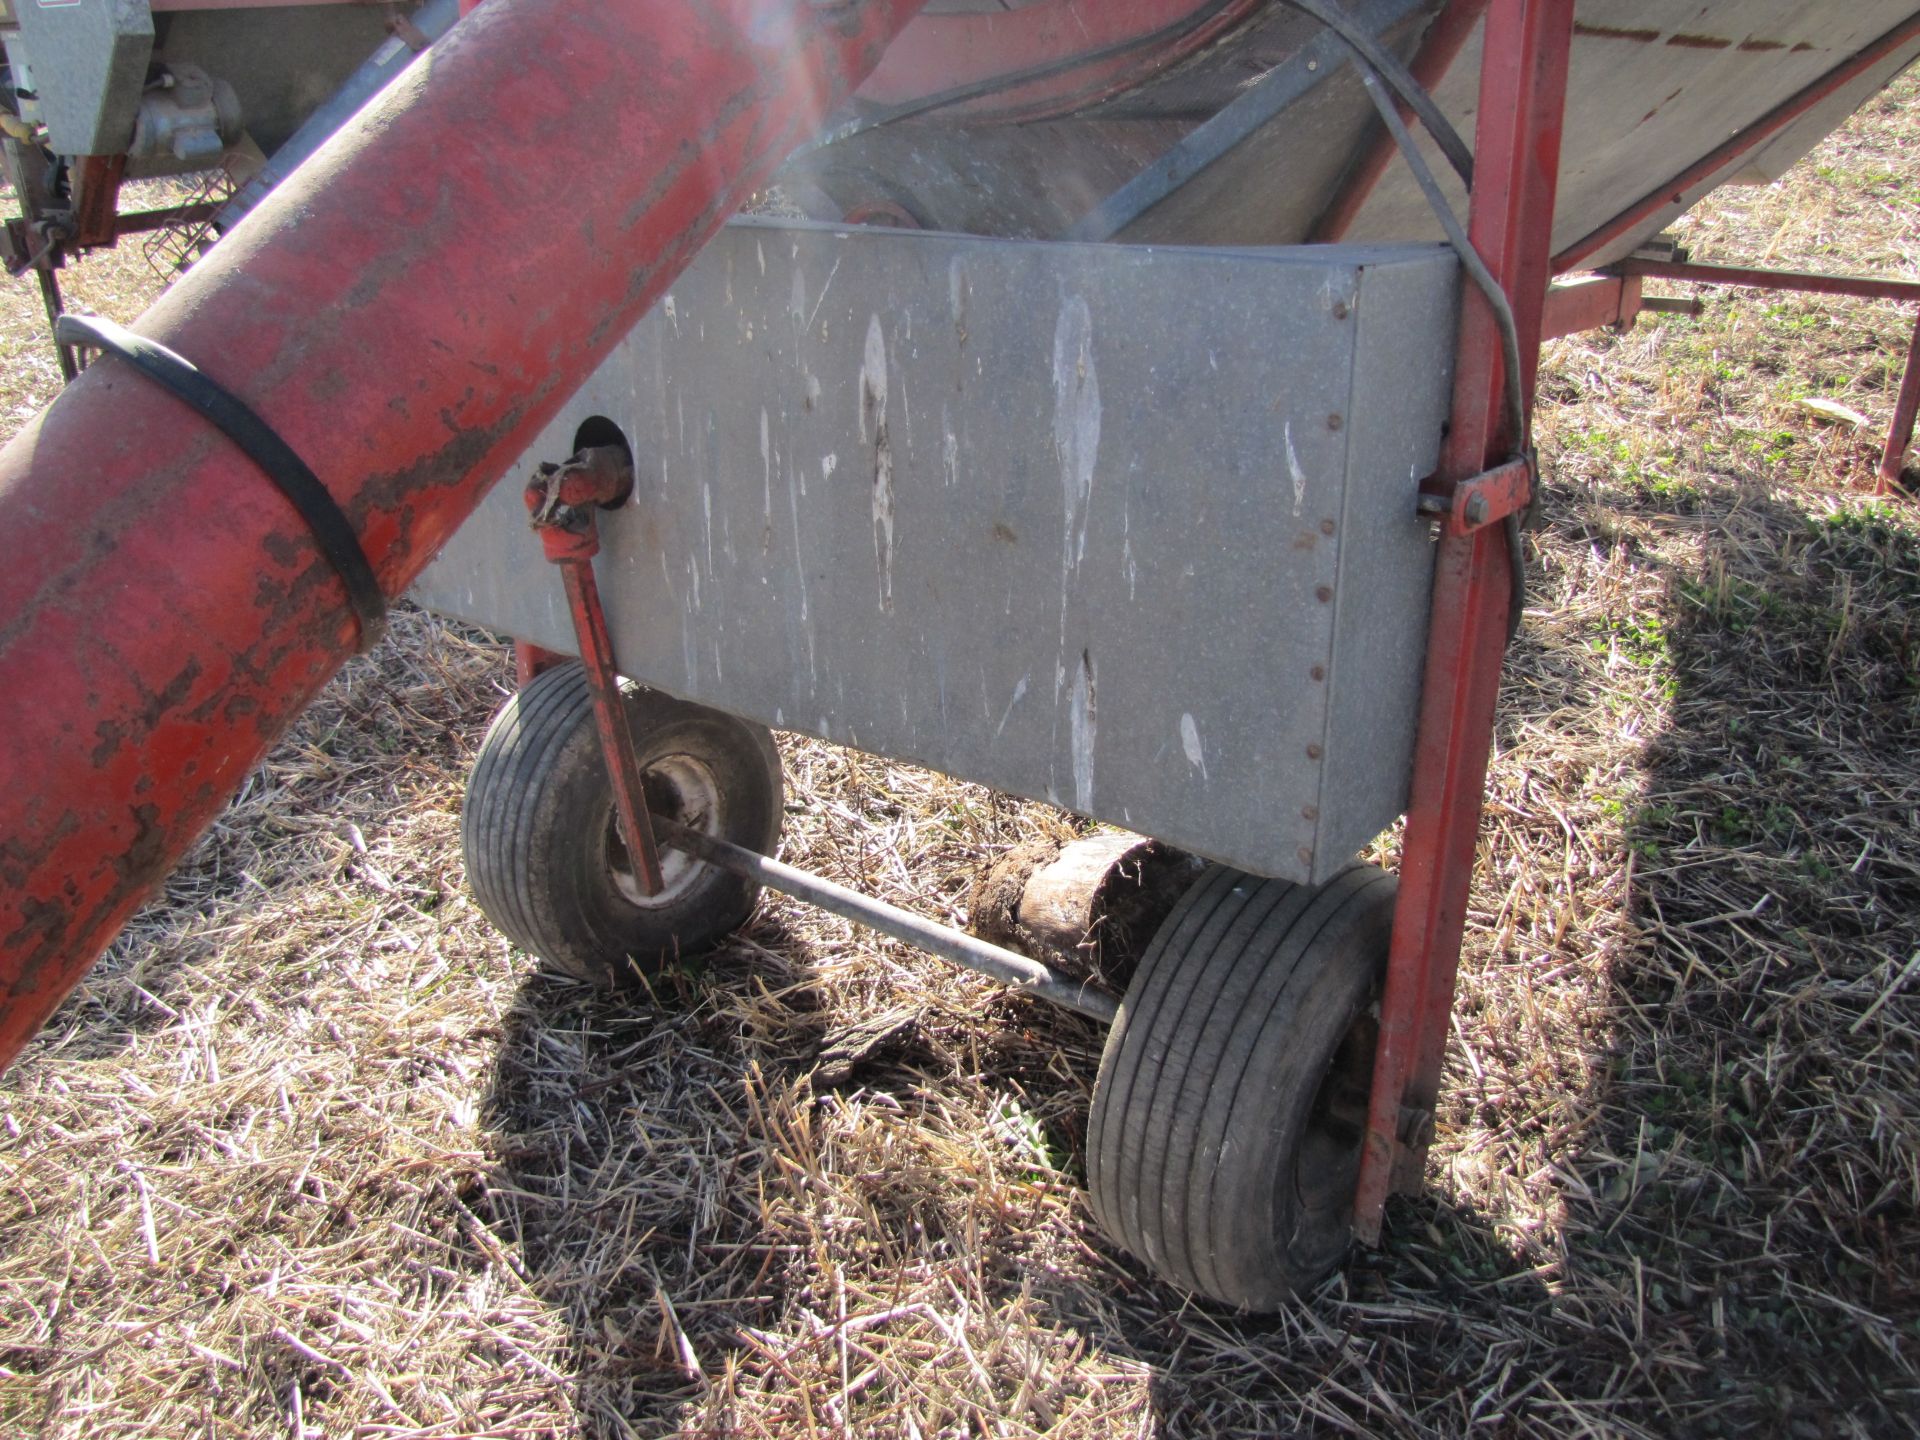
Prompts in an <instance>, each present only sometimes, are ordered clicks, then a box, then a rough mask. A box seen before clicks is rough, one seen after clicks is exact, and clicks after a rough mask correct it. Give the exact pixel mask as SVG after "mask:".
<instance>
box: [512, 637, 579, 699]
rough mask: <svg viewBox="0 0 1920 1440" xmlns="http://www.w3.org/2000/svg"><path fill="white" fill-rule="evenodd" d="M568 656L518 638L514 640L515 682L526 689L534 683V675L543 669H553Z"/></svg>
mask: <svg viewBox="0 0 1920 1440" xmlns="http://www.w3.org/2000/svg"><path fill="white" fill-rule="evenodd" d="M566 658H567V657H566V656H564V655H562V654H560V653H559V652H558V651H555V650H549V649H547V647H546V646H544V645H535V644H534V643H533V642H532V641H531V640H516V641H514V642H513V683H514V684H516V685H518V686H519V687H520V688H521V689H522V690H524V689H526V688H527V686H529V685H531V684H532V683H533V677H534V676H536V675H538V674H539V673H540V672H541V671H542V670H551V669H552V668H553V667H554V666H556V665H558V664H559V663H560V662H561V661H563V660H565V659H566Z"/></svg>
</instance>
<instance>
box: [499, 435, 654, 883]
mask: <svg viewBox="0 0 1920 1440" xmlns="http://www.w3.org/2000/svg"><path fill="white" fill-rule="evenodd" d="M632 492H633V466H632V463H631V462H630V461H629V460H628V459H627V456H626V453H625V451H624V450H622V449H621V448H620V447H619V446H615V445H602V446H598V447H596V448H594V449H590V450H582V451H580V453H579V454H577V455H575V456H574V457H573V458H572V459H571V460H569V461H567V462H566V463H565V464H564V465H552V464H548V465H542V466H541V467H540V468H539V469H538V470H537V471H535V472H534V476H533V479H531V480H529V481H528V482H527V489H526V502H527V513H528V514H529V515H530V516H531V517H532V522H533V528H534V530H535V531H536V532H537V533H538V534H539V536H540V543H541V545H542V546H543V547H544V548H545V549H546V552H547V559H549V560H551V561H552V562H553V563H554V564H555V565H558V566H559V567H560V575H561V578H562V579H563V580H564V581H565V582H566V587H567V605H568V608H569V609H571V610H572V611H573V631H574V634H575V636H576V637H578V639H579V642H580V663H581V664H582V665H583V666H584V667H585V669H586V672H587V687H588V689H589V690H590V691H591V692H592V694H593V719H594V724H595V726H596V728H598V730H599V731H600V748H601V750H602V751H604V752H605V754H606V758H607V775H608V777H609V778H610V779H611V780H612V782H613V813H614V817H615V819H616V821H617V823H618V824H619V826H620V839H621V840H622V841H623V842H624V843H625V845H626V847H627V854H628V855H629V856H630V857H631V858H632V860H633V874H634V878H635V879H636V880H637V881H638V882H639V884H640V888H641V889H642V890H643V891H644V892H645V893H646V894H648V895H658V894H659V893H660V888H661V878H660V854H659V851H658V850H656V849H655V847H654V843H653V817H652V816H651V815H649V814H648V813H647V797H646V792H645V790H644V789H643V788H642V786H641V783H640V766H639V764H638V763H637V762H636V761H635V760H634V758H633V732H632V731H631V730H630V729H629V728H628V726H627V709H626V706H625V704H623V703H622V701H621V699H620V676H619V674H618V672H616V671H615V670H614V668H613V642H612V640H610V639H609V638H608V636H607V614H606V611H605V610H604V609H602V608H601V605H600V586H599V585H598V583H596V582H595V580H594V578H593V557H594V556H596V555H598V554H599V553H600V525H599V520H598V517H597V513H596V512H598V511H600V510H611V509H613V508H614V507H615V506H617V505H620V504H623V503H624V502H625V501H626V498H627V496H628V495H630V494H631V493H632Z"/></svg>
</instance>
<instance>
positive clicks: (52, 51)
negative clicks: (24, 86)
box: [8, 0, 153, 155]
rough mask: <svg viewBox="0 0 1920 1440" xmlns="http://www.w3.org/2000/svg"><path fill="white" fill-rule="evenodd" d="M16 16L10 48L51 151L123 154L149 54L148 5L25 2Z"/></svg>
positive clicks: (109, 0)
mask: <svg viewBox="0 0 1920 1440" xmlns="http://www.w3.org/2000/svg"><path fill="white" fill-rule="evenodd" d="M14 14H15V18H16V19H17V20H18V21H19V23H20V35H19V38H18V39H17V40H14V41H10V42H9V44H8V50H9V52H10V53H12V52H14V51H16V49H17V50H18V51H20V52H24V54H25V57H26V61H27V65H28V67H29V69H30V70H31V72H32V77H33V84H34V86H35V87H36V90H35V93H36V94H37V95H38V96H39V100H38V101H37V104H38V105H39V107H40V118H41V119H42V120H44V121H45V122H46V126H47V143H48V144H49V145H50V146H51V147H52V149H53V151H54V153H55V154H58V155H115V154H118V153H120V152H121V151H123V150H125V149H126V148H127V142H128V141H129V140H130V139H131V138H132V136H133V117H134V112H135V110H137V109H138V108H139V105H140V93H141V90H142V88H143V87H144V85H145V84H146V79H147V61H148V59H149V58H150V57H151V56H152V54H153V14H152V12H151V11H150V10H149V9H148V8H147V0H84V3H77V0H23V3H20V4H17V5H15V6H14ZM13 60H14V62H15V63H16V64H18V63H19V60H20V54H18V53H15V54H13Z"/></svg>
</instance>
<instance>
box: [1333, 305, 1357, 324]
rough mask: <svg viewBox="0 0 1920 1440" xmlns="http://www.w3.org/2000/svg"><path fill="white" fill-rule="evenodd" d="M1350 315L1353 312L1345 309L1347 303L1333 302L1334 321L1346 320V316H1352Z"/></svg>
mask: <svg viewBox="0 0 1920 1440" xmlns="http://www.w3.org/2000/svg"><path fill="white" fill-rule="evenodd" d="M1352 313H1353V312H1352V311H1351V310H1349V309H1348V308H1347V302H1346V301H1344V300H1336V301H1334V302H1333V318H1334V319H1336V320H1344V319H1346V318H1347V316H1348V315H1350V314H1352Z"/></svg>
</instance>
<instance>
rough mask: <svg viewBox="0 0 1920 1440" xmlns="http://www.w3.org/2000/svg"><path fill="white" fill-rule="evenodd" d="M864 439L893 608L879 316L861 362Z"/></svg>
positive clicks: (887, 607) (883, 597) (879, 561)
mask: <svg viewBox="0 0 1920 1440" xmlns="http://www.w3.org/2000/svg"><path fill="white" fill-rule="evenodd" d="M860 438H861V439H862V440H864V441H867V442H868V443H870V444H871V445H872V446H873V560H874V567H875V568H876V569H877V570H878V571H879V589H880V608H881V610H882V611H891V610H892V609H893V545H894V541H893V440H892V437H891V436H890V435H889V434H888V433H887V336H886V332H885V331H884V330H883V329H881V326H880V317H879V316H878V315H877V314H876V315H874V316H873V317H872V319H871V320H869V321H868V323H867V345H866V353H865V355H864V357H863V358H862V360H861V363H860Z"/></svg>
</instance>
